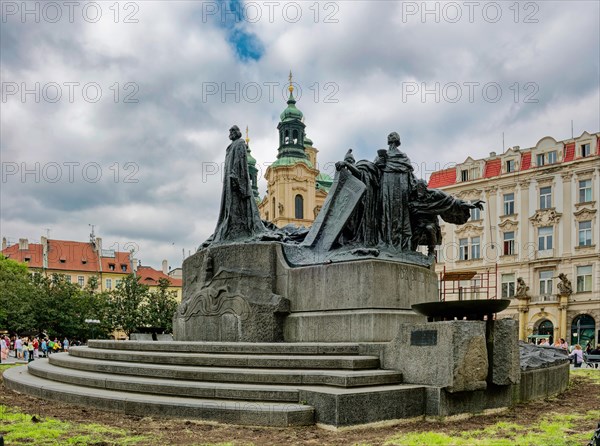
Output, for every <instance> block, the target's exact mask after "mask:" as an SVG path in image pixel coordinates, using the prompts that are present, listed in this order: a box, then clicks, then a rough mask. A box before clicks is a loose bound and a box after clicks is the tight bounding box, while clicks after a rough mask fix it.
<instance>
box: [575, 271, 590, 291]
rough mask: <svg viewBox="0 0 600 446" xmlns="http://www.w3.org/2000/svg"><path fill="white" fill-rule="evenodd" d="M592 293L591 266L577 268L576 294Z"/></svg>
mask: <svg viewBox="0 0 600 446" xmlns="http://www.w3.org/2000/svg"><path fill="white" fill-rule="evenodd" d="M587 291H592V265H587V266H578V267H577V292H578V293H585V292H587Z"/></svg>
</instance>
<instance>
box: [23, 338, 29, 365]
mask: <svg viewBox="0 0 600 446" xmlns="http://www.w3.org/2000/svg"><path fill="white" fill-rule="evenodd" d="M27 344H29V338H27V337H25V338H23V360H24V361H25V362H29V350H28V349H27Z"/></svg>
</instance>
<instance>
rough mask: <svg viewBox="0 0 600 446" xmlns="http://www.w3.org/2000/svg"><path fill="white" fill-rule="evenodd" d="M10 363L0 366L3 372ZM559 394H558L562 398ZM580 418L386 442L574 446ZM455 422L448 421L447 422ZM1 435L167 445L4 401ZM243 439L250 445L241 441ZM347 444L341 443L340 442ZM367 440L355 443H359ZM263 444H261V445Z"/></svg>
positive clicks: (49, 441)
mask: <svg viewBox="0 0 600 446" xmlns="http://www.w3.org/2000/svg"><path fill="white" fill-rule="evenodd" d="M9 367H13V366H12V365H0V373H1V372H3V371H4V370H6V369H7V368H9ZM572 373H573V375H574V376H582V377H585V378H586V380H589V381H587V383H589V385H590V387H591V389H590V392H594V391H596V389H594V388H593V387H596V386H600V370H593V369H580V370H575V371H572ZM558 398H560V397H558ZM582 421H585V422H587V423H589V422H593V424H594V425H595V422H597V421H600V410H598V409H596V408H593V409H592V410H588V411H587V412H585V413H573V414H564V413H562V414H557V413H552V412H549V413H547V414H545V415H544V416H542V417H540V418H539V419H537V420H536V421H534V422H532V423H530V424H516V423H507V422H498V423H495V424H493V425H490V426H487V427H485V428H482V429H473V430H469V431H463V432H460V431H457V432H452V430H451V429H448V432H449V433H435V432H416V433H402V434H396V435H392V436H388V437H385V436H384V437H382V438H381V440H380V441H382V442H383V444H385V445H388V446H395V445H397V446H420V445H426V446H430V445H446V446H450V445H452V446H454V445H456V446H545V445H547V446H571V445H573V446H575V445H582V444H586V443H587V442H588V441H589V440H590V439H591V436H592V434H593V430H590V431H589V432H584V433H581V432H579V433H578V432H577V431H575V430H573V429H574V428H575V427H576V426H577V425H579V424H580V423H581V422H582ZM450 426H451V424H449V427H450ZM0 434H2V435H4V438H5V440H6V445H7V446H8V445H26V444H27V445H32V444H34V445H40V446H44V445H81V446H94V445H97V446H109V445H110V446H126V445H131V446H133V445H163V444H167V443H168V441H165V438H161V437H160V436H159V435H153V436H142V435H137V434H134V433H133V432H130V431H128V430H125V429H120V428H117V427H113V426H108V425H102V424H97V423H71V422H68V421H61V420H58V419H55V418H52V417H40V416H39V415H31V414H27V413H23V412H20V411H18V410H16V409H14V408H11V407H8V406H2V405H0ZM239 440H241V441H243V439H240V438H239V437H238V441H236V442H235V443H195V445H197V446H234V445H239V444H242V443H239ZM243 444H247V443H246V442H243ZM340 444H343V443H340ZM358 445H361V446H369V443H356V446H358ZM257 446H263V445H257Z"/></svg>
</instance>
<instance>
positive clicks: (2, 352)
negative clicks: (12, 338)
mask: <svg viewBox="0 0 600 446" xmlns="http://www.w3.org/2000/svg"><path fill="white" fill-rule="evenodd" d="M0 359H1V360H3V361H6V360H7V359H8V346H7V345H6V339H4V337H3V336H1V337H0Z"/></svg>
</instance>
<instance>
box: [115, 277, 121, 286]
mask: <svg viewBox="0 0 600 446" xmlns="http://www.w3.org/2000/svg"><path fill="white" fill-rule="evenodd" d="M121 282H122V280H121V279H117V280H115V288H118V287H119V285H120V284H121Z"/></svg>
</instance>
